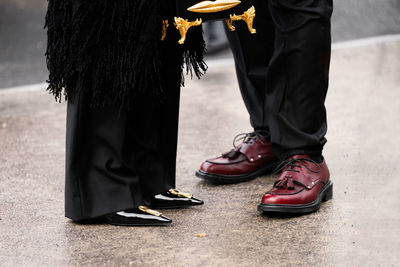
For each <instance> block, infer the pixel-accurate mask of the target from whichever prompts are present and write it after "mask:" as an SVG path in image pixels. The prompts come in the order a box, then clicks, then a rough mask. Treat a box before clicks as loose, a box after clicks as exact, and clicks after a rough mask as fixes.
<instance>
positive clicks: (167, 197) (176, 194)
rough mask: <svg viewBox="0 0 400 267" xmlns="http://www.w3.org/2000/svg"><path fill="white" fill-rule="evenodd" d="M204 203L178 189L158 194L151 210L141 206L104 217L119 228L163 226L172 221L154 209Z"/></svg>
mask: <svg viewBox="0 0 400 267" xmlns="http://www.w3.org/2000/svg"><path fill="white" fill-rule="evenodd" d="M203 204H204V202H203V201H202V200H200V199H197V198H195V197H193V195H191V194H188V193H183V192H181V191H179V190H176V189H170V190H169V191H167V192H164V193H162V194H158V195H156V196H154V197H152V199H151V208H148V207H146V206H139V207H138V208H136V209H130V210H124V211H119V212H114V213H110V214H107V215H105V216H104V219H105V221H106V222H107V223H108V224H112V225H118V226H162V225H168V224H170V223H171V222H172V220H171V219H170V218H168V217H166V216H164V215H163V214H162V213H161V212H159V211H156V210H153V209H179V208H185V207H190V206H198V205H203Z"/></svg>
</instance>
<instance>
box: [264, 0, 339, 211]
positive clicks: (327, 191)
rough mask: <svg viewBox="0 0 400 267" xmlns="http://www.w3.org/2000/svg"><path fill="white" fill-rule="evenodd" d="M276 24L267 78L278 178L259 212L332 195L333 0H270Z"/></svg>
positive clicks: (311, 207) (303, 205)
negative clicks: (327, 154) (328, 155)
mask: <svg viewBox="0 0 400 267" xmlns="http://www.w3.org/2000/svg"><path fill="white" fill-rule="evenodd" d="M268 3H269V6H270V12H271V15H272V18H273V21H274V24H275V26H276V36H275V41H276V42H275V50H274V55H273V58H272V60H271V63H270V66H269V70H268V76H267V87H266V90H267V91H266V92H267V100H268V105H267V108H268V114H269V126H270V134H271V143H272V145H273V147H274V150H275V151H276V152H277V154H278V156H279V157H280V159H282V160H284V161H283V162H282V163H281V165H280V167H279V169H278V171H281V174H280V176H279V177H278V179H277V181H276V182H275V183H274V185H273V188H272V189H271V190H269V191H268V192H267V193H266V194H265V195H264V196H263V198H262V200H261V204H260V205H259V207H258V208H259V210H260V211H266V212H283V213H308V212H313V211H316V210H318V209H319V207H320V205H321V202H322V201H326V200H329V199H331V198H332V182H331V180H330V174H329V170H328V167H327V165H326V162H325V160H324V159H323V157H322V149H323V146H324V144H325V143H326V139H325V134H326V131H327V122H326V111H325V105H324V102H325V97H326V94H327V90H328V78H329V64H330V53H331V35H330V34H331V32H330V26H331V25H330V18H331V14H332V0H296V1H294V0H269V1H268Z"/></svg>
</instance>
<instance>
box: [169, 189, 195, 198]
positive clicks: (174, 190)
mask: <svg viewBox="0 0 400 267" xmlns="http://www.w3.org/2000/svg"><path fill="white" fill-rule="evenodd" d="M169 192H170V193H171V194H173V195H175V196H178V197H184V198H193V195H192V194H188V193H183V192H181V191H179V190H177V189H170V190H169Z"/></svg>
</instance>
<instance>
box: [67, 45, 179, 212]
mask: <svg viewBox="0 0 400 267" xmlns="http://www.w3.org/2000/svg"><path fill="white" fill-rule="evenodd" d="M169 52H170V56H166V59H165V62H166V67H165V77H164V78H165V85H166V86H165V99H164V101H163V102H160V101H158V100H155V99H154V98H153V97H148V96H141V97H138V98H137V99H135V104H134V106H133V107H132V109H131V110H129V111H122V112H120V113H119V107H107V108H90V107H89V104H90V103H88V102H87V99H86V97H85V95H84V94H79V95H78V96H77V98H76V99H75V101H74V102H73V103H72V102H70V103H68V112H67V149H66V189H65V210H66V216H67V217H69V218H71V219H73V220H82V219H88V218H94V217H98V216H102V215H104V214H108V213H112V212H116V211H120V210H125V209H130V208H135V207H137V206H139V205H143V204H149V199H150V198H151V196H153V195H155V194H158V193H161V192H165V191H167V190H168V189H170V188H174V187H175V163H176V145H177V134H178V113H179V95H180V65H179V64H178V63H177V64H174V62H175V61H177V55H176V54H174V53H173V51H169ZM167 66H168V67H167Z"/></svg>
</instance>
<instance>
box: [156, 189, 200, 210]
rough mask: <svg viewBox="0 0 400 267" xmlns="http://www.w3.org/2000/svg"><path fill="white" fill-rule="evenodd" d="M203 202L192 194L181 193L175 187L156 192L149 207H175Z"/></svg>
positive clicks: (196, 204)
mask: <svg viewBox="0 0 400 267" xmlns="http://www.w3.org/2000/svg"><path fill="white" fill-rule="evenodd" d="M203 204H204V202H203V201H202V200H200V199H197V198H194V197H193V195H192V194H188V193H183V192H181V191H179V190H176V189H170V190H169V191H168V192H165V193H162V194H158V195H156V196H154V197H153V198H152V200H151V207H152V208H155V209H177V208H184V207H189V206H198V205H203Z"/></svg>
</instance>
